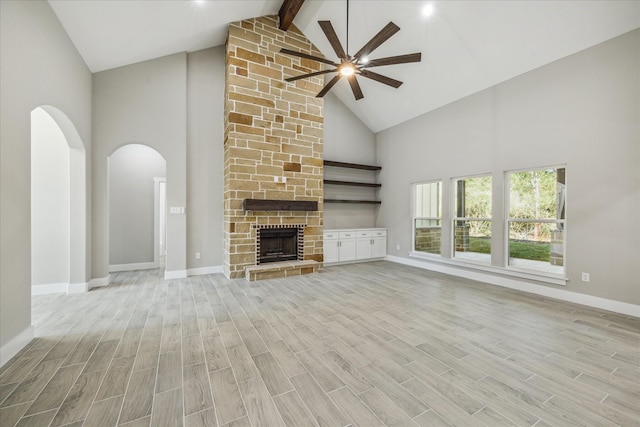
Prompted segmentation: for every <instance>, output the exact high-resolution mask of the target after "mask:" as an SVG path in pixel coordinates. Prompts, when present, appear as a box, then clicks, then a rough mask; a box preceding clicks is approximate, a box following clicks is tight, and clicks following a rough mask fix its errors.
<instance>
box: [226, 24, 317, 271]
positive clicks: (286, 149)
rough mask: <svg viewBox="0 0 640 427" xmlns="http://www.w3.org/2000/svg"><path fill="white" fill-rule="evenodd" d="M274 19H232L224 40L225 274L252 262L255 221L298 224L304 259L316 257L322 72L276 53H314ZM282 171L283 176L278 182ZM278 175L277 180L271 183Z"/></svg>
mask: <svg viewBox="0 0 640 427" xmlns="http://www.w3.org/2000/svg"><path fill="white" fill-rule="evenodd" d="M277 24H278V18H277V17H275V16H274V17H270V16H268V17H261V18H256V19H249V20H245V21H241V22H235V23H231V24H230V25H229V33H228V36H227V46H226V61H227V64H226V65H227V69H226V84H225V130H224V273H225V275H226V276H227V277H230V278H239V277H244V275H245V272H244V270H245V267H247V266H253V265H255V264H256V246H255V245H256V225H261V224H305V225H306V227H305V229H304V250H303V258H304V259H305V260H314V261H318V262H322V209H323V203H322V202H323V186H322V175H323V165H322V154H323V143H324V139H323V135H324V114H323V101H322V99H321V98H316V97H315V96H316V94H317V93H318V92H319V91H320V90H321V89H322V86H323V83H324V79H323V78H322V77H317V78H311V79H302V80H298V81H297V82H294V83H287V82H285V81H284V79H285V78H286V77H291V76H294V75H299V74H303V73H309V72H314V71H319V70H320V67H319V64H318V63H317V62H315V61H307V60H304V59H299V58H294V57H291V56H288V55H284V54H281V53H279V51H280V49H281V48H283V47H284V48H288V49H292V50H297V51H301V52H305V53H308V54H311V55H315V56H319V55H321V54H320V52H319V51H318V50H317V49H316V48H315V47H314V46H313V45H312V44H311V42H309V40H307V38H306V37H305V36H304V35H303V34H302V33H301V32H300V31H299V30H298V29H297V28H295V26H293V25H292V26H291V27H290V28H289V30H288V31H287V32H284V31H281V30H279V29H278V27H277ZM282 177H285V178H286V182H282ZM274 178H278V181H279V182H275V181H274ZM244 199H279V200H312V201H317V202H318V211H317V212H284V211H281V212H257V211H243V209H242V201H243V200H244Z"/></svg>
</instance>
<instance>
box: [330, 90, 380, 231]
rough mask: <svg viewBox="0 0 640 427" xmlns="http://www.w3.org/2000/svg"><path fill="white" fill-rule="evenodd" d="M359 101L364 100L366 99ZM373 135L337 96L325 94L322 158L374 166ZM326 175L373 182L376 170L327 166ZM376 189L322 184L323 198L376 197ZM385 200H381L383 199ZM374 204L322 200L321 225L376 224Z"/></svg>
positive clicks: (336, 178)
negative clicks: (322, 221) (322, 217)
mask: <svg viewBox="0 0 640 427" xmlns="http://www.w3.org/2000/svg"><path fill="white" fill-rule="evenodd" d="M360 102H366V99H364V100H363V101H360ZM375 142H376V137H375V134H374V133H373V132H371V130H369V128H368V127H367V126H365V124H364V123H362V122H361V121H360V119H358V117H357V116H356V115H355V114H353V113H352V112H351V110H349V109H348V108H347V107H346V106H345V105H344V104H343V103H342V101H340V100H339V99H338V98H337V97H336V96H334V95H333V94H331V93H329V94H327V95H326V96H325V97H324V158H325V159H326V160H335V161H339V162H347V163H361V164H368V165H375V164H377V162H376V145H375ZM324 172H325V177H326V178H327V179H334V180H338V181H357V182H376V180H377V178H378V176H377V174H378V172H369V171H362V170H354V169H344V168H335V167H327V168H325V171H324ZM378 191H379V190H376V189H371V188H364V187H349V186H336V185H325V187H324V192H325V193H324V197H325V199H348V200H352V199H354V200H365V199H375V198H376V197H377V194H376V193H377V192H378ZM383 203H384V201H383ZM377 209H378V208H377V207H376V206H375V205H354V204H339V203H325V204H324V228H325V229H336V228H361V227H374V226H375V225H376V213H377Z"/></svg>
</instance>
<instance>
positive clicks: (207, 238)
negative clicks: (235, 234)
mask: <svg viewBox="0 0 640 427" xmlns="http://www.w3.org/2000/svg"><path fill="white" fill-rule="evenodd" d="M224 79H225V59H224V47H215V48H211V49H205V50H201V51H198V52H193V53H190V54H188V55H187V110H188V118H187V165H188V167H187V188H188V196H187V266H188V268H190V269H194V268H209V267H218V266H221V265H222V255H223V253H222V248H223V246H222V228H223V221H222V212H223V210H222V201H223V180H222V178H223V176H224V171H223V168H224V141H223V138H224V132H223V130H224V102H223V101H224ZM196 252H199V253H200V259H196Z"/></svg>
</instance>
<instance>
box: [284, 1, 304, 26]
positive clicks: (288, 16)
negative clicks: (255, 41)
mask: <svg viewBox="0 0 640 427" xmlns="http://www.w3.org/2000/svg"><path fill="white" fill-rule="evenodd" d="M302 3H304V0H284V1H283V2H282V6H280V11H279V12H278V16H279V17H280V29H281V30H282V31H287V30H288V29H289V27H290V26H291V24H292V23H293V18H295V17H296V15H297V14H298V11H299V10H300V7H301V6H302Z"/></svg>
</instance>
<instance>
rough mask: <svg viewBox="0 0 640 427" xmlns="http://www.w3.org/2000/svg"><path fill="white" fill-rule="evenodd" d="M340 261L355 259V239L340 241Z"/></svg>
mask: <svg viewBox="0 0 640 427" xmlns="http://www.w3.org/2000/svg"><path fill="white" fill-rule="evenodd" d="M339 259H340V261H353V260H354V259H356V239H340V256H339Z"/></svg>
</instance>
